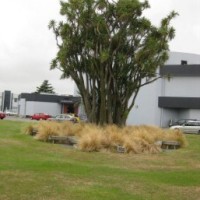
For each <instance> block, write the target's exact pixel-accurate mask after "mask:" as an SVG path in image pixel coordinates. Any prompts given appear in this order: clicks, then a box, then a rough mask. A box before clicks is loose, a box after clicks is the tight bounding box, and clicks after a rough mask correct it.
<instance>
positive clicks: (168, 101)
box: [0, 52, 200, 127]
mask: <svg viewBox="0 0 200 200" xmlns="http://www.w3.org/2000/svg"><path fill="white" fill-rule="evenodd" d="M157 73H158V76H160V77H161V78H160V79H158V80H157V81H155V82H153V83H152V84H149V85H146V86H144V87H142V88H141V90H140V91H139V94H138V96H137V98H136V101H135V105H134V107H133V109H132V110H131V112H130V113H129V116H128V119H127V125H141V124H150V125H156V126H160V127H167V126H168V124H169V121H170V120H175V119H185V118H187V119H188V118H196V119H200V89H199V85H200V55H197V54H190V53H181V52H170V54H169V59H168V61H167V62H166V64H165V65H164V66H162V67H161V68H159V69H158V71H157ZM75 91H78V90H77V88H76V89H75ZM80 102H81V98H80V97H78V93H77V92H76V93H75V95H74V96H65V95H55V94H37V93H30V94H29V93H22V94H20V95H19V96H18V98H16V95H13V94H12V93H11V92H10V91H5V92H3V93H1V94H0V109H1V110H3V111H5V110H6V109H11V110H12V109H14V110H16V111H17V113H18V114H19V115H20V116H29V115H32V114H34V113H38V112H45V113H48V114H51V115H56V114H60V113H66V112H74V113H76V114H79V115H84V108H83V105H82V104H81V103H80Z"/></svg>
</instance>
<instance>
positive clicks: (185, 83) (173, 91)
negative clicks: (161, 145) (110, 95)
mask: <svg viewBox="0 0 200 200" xmlns="http://www.w3.org/2000/svg"><path fill="white" fill-rule="evenodd" d="M182 60H185V61H187V64H200V55H197V54H188V53H182V52H170V53H169V59H168V61H167V62H166V65H180V64H181V61H182ZM196 85H200V78H199V77H171V79H170V80H168V79H167V78H162V79H159V80H157V81H156V82H154V83H152V84H149V85H147V86H144V87H143V88H141V89H140V91H139V94H138V96H137V98H136V102H135V106H134V108H133V109H132V110H131V111H130V113H129V116H128V119H127V124H128V125H135V124H136V125H140V124H151V125H157V126H161V127H167V126H168V124H169V120H170V119H179V118H194V116H197V117H196V118H198V119H200V112H199V114H198V112H197V111H196V110H195V111H194V110H193V111H192V110H190V109H185V110H184V109H183V110H178V109H163V108H159V107H158V97H159V96H173V97H200V90H199V89H198V87H196ZM198 116H199V117H198Z"/></svg>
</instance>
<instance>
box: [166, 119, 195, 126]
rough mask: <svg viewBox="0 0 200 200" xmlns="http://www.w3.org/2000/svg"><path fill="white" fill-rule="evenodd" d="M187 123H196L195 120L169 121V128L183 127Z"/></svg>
mask: <svg viewBox="0 0 200 200" xmlns="http://www.w3.org/2000/svg"><path fill="white" fill-rule="evenodd" d="M189 121H197V119H179V120H176V121H173V120H170V122H169V126H176V125H183V124H185V123H187V122H189Z"/></svg>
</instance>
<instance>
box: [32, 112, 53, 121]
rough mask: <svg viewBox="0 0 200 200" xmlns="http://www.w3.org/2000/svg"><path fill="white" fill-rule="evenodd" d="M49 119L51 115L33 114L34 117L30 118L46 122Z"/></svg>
mask: <svg viewBox="0 0 200 200" xmlns="http://www.w3.org/2000/svg"><path fill="white" fill-rule="evenodd" d="M50 117H51V115H48V114H46V113H35V114H34V115H32V116H31V119H35V120H47V119H48V118H50Z"/></svg>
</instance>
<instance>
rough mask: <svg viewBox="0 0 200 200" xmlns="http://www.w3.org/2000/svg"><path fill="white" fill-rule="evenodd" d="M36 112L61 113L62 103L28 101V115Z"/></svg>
mask: <svg viewBox="0 0 200 200" xmlns="http://www.w3.org/2000/svg"><path fill="white" fill-rule="evenodd" d="M34 113H47V114H49V115H53V116H54V115H57V114H60V113H61V105H60V104H58V103H48V102H35V101H27V102H26V115H33V114H34Z"/></svg>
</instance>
